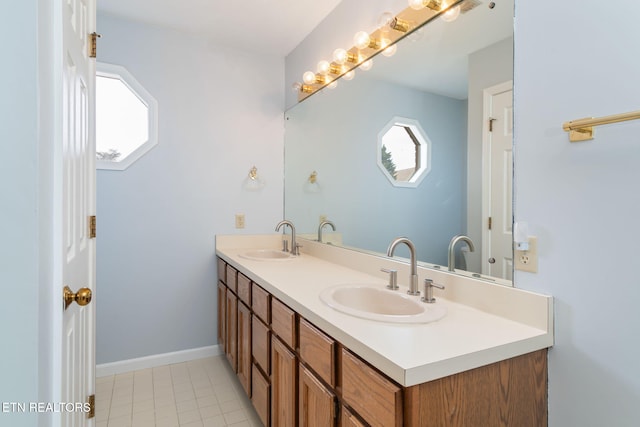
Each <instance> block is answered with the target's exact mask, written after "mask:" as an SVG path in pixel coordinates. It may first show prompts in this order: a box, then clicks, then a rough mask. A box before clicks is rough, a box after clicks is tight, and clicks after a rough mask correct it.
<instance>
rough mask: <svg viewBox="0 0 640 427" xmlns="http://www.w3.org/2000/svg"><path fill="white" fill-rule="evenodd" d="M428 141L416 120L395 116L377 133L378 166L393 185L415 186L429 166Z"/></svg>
mask: <svg viewBox="0 0 640 427" xmlns="http://www.w3.org/2000/svg"><path fill="white" fill-rule="evenodd" d="M429 150H430V144H429V139H428V137H427V135H426V134H425V132H424V131H423V130H422V128H421V127H420V124H419V123H418V122H417V121H416V120H412V119H406V118H403V117H394V118H393V119H392V120H391V121H390V122H389V123H387V125H386V126H385V127H384V128H383V129H382V130H381V131H380V133H379V134H378V167H379V168H380V170H381V171H382V172H383V173H384V175H385V176H386V177H387V179H388V180H389V182H391V184H393V185H394V186H396V187H416V186H417V185H418V184H419V183H420V181H421V180H422V179H423V178H424V177H425V175H426V174H427V173H428V172H429V169H430V156H429Z"/></svg>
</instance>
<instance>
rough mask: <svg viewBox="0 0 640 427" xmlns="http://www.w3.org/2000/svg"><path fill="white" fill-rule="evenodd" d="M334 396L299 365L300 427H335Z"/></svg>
mask: <svg viewBox="0 0 640 427" xmlns="http://www.w3.org/2000/svg"><path fill="white" fill-rule="evenodd" d="M335 402H336V399H335V396H334V395H333V393H331V392H330V391H329V390H328V389H327V388H326V387H325V386H324V385H322V383H321V382H320V381H319V380H318V379H316V377H315V376H314V375H313V373H311V371H309V370H308V369H307V368H305V367H304V365H302V364H301V365H300V398H299V400H298V405H299V407H298V411H299V419H300V424H299V426H300V427H334V426H336V421H337V420H336V407H335Z"/></svg>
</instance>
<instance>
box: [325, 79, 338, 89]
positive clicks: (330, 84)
mask: <svg viewBox="0 0 640 427" xmlns="http://www.w3.org/2000/svg"><path fill="white" fill-rule="evenodd" d="M336 86H338V81H337V80H334V81H332V82H331V83H329V84H328V85H327V87H328V88H329V89H335V88H336Z"/></svg>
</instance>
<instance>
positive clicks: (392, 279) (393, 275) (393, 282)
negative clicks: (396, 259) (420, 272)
mask: <svg viewBox="0 0 640 427" xmlns="http://www.w3.org/2000/svg"><path fill="white" fill-rule="evenodd" d="M380 271H384V272H385V273H389V284H388V285H387V288H389V289H391V290H393V291H395V290H397V289H398V270H389V269H387V268H381V269H380Z"/></svg>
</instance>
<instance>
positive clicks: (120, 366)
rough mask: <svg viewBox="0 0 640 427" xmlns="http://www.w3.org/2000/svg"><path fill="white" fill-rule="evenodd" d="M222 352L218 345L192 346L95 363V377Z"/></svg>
mask: <svg viewBox="0 0 640 427" xmlns="http://www.w3.org/2000/svg"><path fill="white" fill-rule="evenodd" d="M220 354H222V349H221V348H220V346H219V345H211V346H208V347H200V348H192V349H189V350H182V351H174V352H171V353H163V354H154V355H151V356H145V357H138V358H136V359H128V360H120V361H118V362H111V363H102V364H100V365H96V377H106V376H109V375H116V374H122V373H125V372H131V371H136V370H139V369H147V368H155V367H156V366H163V365H172V364H174V363H182V362H188V361H190V360H196V359H204V358H205V357H212V356H218V355H220Z"/></svg>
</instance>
